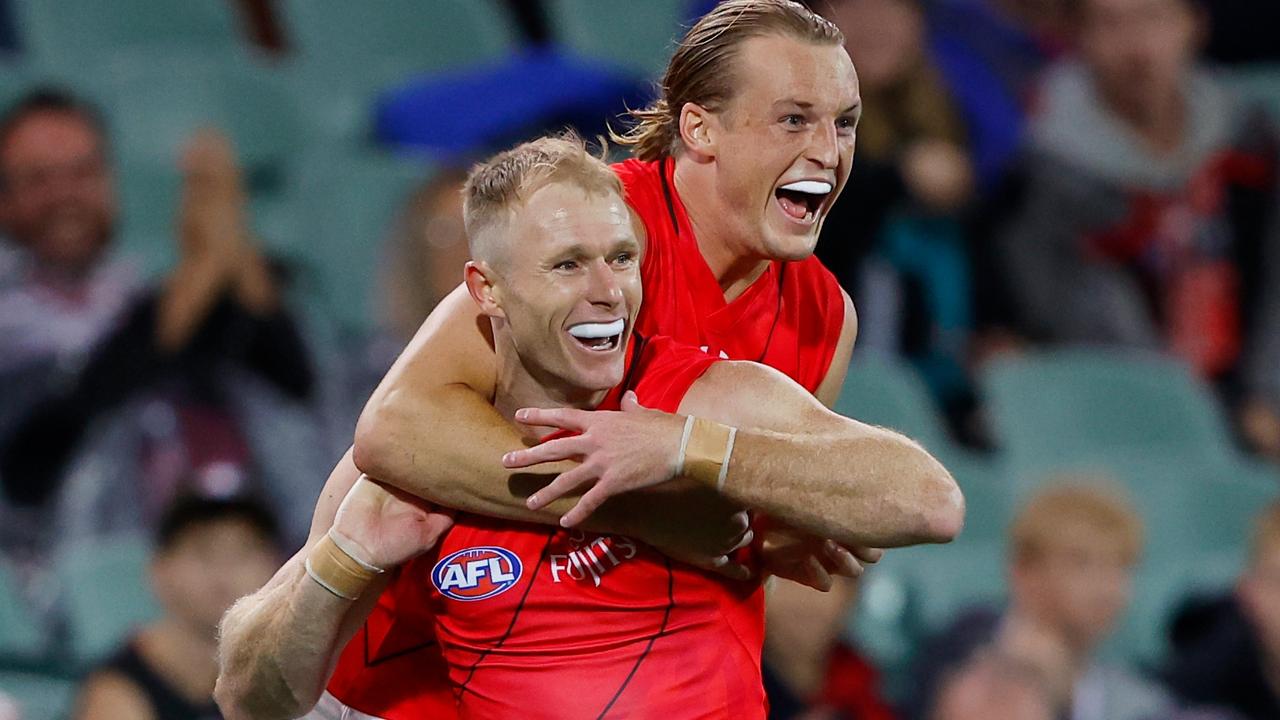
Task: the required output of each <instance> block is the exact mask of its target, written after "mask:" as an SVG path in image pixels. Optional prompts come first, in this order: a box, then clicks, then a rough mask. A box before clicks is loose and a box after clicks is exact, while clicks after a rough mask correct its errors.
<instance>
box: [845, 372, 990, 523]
mask: <svg viewBox="0 0 1280 720" xmlns="http://www.w3.org/2000/svg"><path fill="white" fill-rule="evenodd" d="M835 410H836V412H839V413H840V414H842V415H846V416H848V417H852V418H857V419H858V420H862V421H864V422H869V423H872V424H875V425H880V426H883V427H887V428H892V429H894V430H897V431H899V432H902V433H904V434H906V435H908V436H910V437H911V438H913V439H915V440H917V441H918V442H920V443H921V444H922V445H924V447H925V448H927V449H928V450H929V451H930V452H931V453H933V454H934V456H935V457H937V458H938V459H939V460H940V461H941V462H942V464H943V465H946V466H947V469H948V470H950V471H951V474H952V475H953V476H954V477H955V478H956V482H957V483H959V485H960V488H961V490H963V491H964V494H965V497H966V499H967V500H968V503H967V505H968V511H967V516H966V521H965V531H964V532H965V537H966V539H986V540H994V539H998V538H999V537H1000V536H1001V535H1002V533H1003V532H1004V527H1005V525H1006V524H1007V521H1008V510H1009V492H1008V488H1007V482H1006V480H1005V479H1004V477H1003V476H1002V475H1001V474H1000V472H999V469H998V467H997V466H996V464H995V463H994V462H992V461H991V460H989V459H988V458H986V457H983V456H982V455H979V454H977V453H975V452H972V451H970V450H967V449H966V448H964V447H961V446H960V445H959V444H958V443H956V442H955V441H953V440H952V439H951V438H950V436H949V435H948V433H947V428H946V426H945V425H944V421H943V419H942V414H941V412H940V411H939V410H938V408H937V407H936V406H935V404H934V402H933V398H932V397H931V396H930V395H929V390H928V388H927V387H925V384H924V383H923V382H922V381H921V379H920V377H919V376H918V375H917V374H916V373H915V371H914V370H912V368H911V367H910V366H909V365H907V364H905V363H901V362H890V361H887V360H885V359H883V358H879V357H875V356H871V355H862V354H857V353H855V354H854V357H853V361H852V362H851V363H850V364H849V371H848V374H847V375H846V376H845V382H844V386H843V387H842V388H841V391H840V398H839V400H837V402H836V406H835Z"/></svg>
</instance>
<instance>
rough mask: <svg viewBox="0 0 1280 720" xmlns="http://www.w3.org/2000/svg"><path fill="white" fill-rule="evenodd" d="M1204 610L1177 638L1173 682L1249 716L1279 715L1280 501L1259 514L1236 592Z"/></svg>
mask: <svg viewBox="0 0 1280 720" xmlns="http://www.w3.org/2000/svg"><path fill="white" fill-rule="evenodd" d="M1204 614H1205V616H1206V617H1205V618H1203V619H1202V620H1201V622H1200V623H1198V624H1199V625H1200V626H1201V627H1200V628H1199V630H1198V632H1196V633H1195V636H1194V637H1192V638H1188V639H1185V640H1183V641H1182V642H1180V643H1176V644H1175V647H1177V650H1176V651H1175V653H1174V654H1173V658H1172V661H1171V663H1170V669H1169V672H1168V679H1169V684H1170V685H1171V687H1173V689H1174V691H1175V692H1177V693H1178V694H1179V695H1181V696H1182V697H1183V699H1185V700H1187V701H1188V702H1193V703H1200V704H1207V705H1215V706H1221V707H1225V708H1230V709H1232V710H1235V711H1237V712H1239V713H1240V714H1241V715H1243V716H1244V717H1246V718H1249V720H1262V719H1263V718H1268V719H1271V718H1277V717H1280V503H1277V504H1272V505H1271V506H1270V507H1268V508H1266V509H1265V510H1263V512H1262V514H1261V515H1259V517H1258V520H1257V524H1256V526H1255V530H1254V533H1253V540H1252V543H1251V545H1250V551H1249V558H1248V565H1247V567H1246V568H1245V571H1244V573H1243V574H1242V575H1241V577H1240V581H1239V583H1238V584H1237V586H1236V592H1235V598H1234V599H1233V600H1228V601H1226V602H1220V603H1215V604H1214V605H1213V606H1211V608H1210V609H1208V610H1207V611H1206V612H1205V613H1204ZM1179 646H1180V647H1179Z"/></svg>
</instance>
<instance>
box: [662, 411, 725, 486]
mask: <svg viewBox="0 0 1280 720" xmlns="http://www.w3.org/2000/svg"><path fill="white" fill-rule="evenodd" d="M737 435H738V428H735V427H729V426H728V425H721V424H720V423H718V422H714V421H712V420H707V419H705V418H700V417H694V416H693V415H690V416H689V417H688V419H686V420H685V422H684V435H683V436H682V437H681V438H680V458H679V460H678V461H677V463H676V476H677V477H679V476H683V477H687V478H690V479H693V480H696V481H698V482H700V483H704V484H706V485H710V486H712V487H714V488H715V489H716V490H717V491H720V490H723V489H724V479H725V476H726V475H727V474H728V473H729V458H730V457H732V455H733V442H734V440H735V439H736V438H737Z"/></svg>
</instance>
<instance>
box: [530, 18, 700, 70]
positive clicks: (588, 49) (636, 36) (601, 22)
mask: <svg viewBox="0 0 1280 720" xmlns="http://www.w3.org/2000/svg"><path fill="white" fill-rule="evenodd" d="M688 6H689V3H688V2H687V0H646V1H645V2H633V1H632V0H551V1H550V2H549V3H548V5H547V11H548V15H549V16H550V17H549V19H550V21H551V27H553V28H555V30H556V32H557V33H558V38H557V39H558V40H560V41H561V42H563V43H565V44H566V45H568V46H569V47H571V48H573V49H574V50H576V51H577V52H579V53H580V54H582V55H585V56H587V57H590V58H597V59H600V60H604V61H607V62H610V63H612V64H614V65H617V66H619V67H621V68H623V69H625V70H629V71H631V72H633V73H636V74H638V75H641V76H643V77H645V78H650V79H658V78H660V77H661V76H662V73H663V71H664V70H665V69H666V66H667V61H668V60H669V59H670V58H671V53H672V52H674V51H675V44H676V42H677V41H678V40H679V39H680V37H681V36H682V35H683V34H684V31H685V28H684V23H685V22H686V21H687V20H688V19H689V18H687V17H685V13H686V11H687V9H688Z"/></svg>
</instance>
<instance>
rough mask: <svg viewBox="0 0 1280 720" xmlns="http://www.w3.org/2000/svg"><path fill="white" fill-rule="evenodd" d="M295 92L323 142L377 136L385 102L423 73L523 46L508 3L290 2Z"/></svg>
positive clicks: (287, 21)
mask: <svg viewBox="0 0 1280 720" xmlns="http://www.w3.org/2000/svg"><path fill="white" fill-rule="evenodd" d="M281 10H282V12H281V17H282V20H283V22H284V25H285V30H286V33H287V35H288V41H289V43H290V46H291V48H292V50H293V52H294V56H295V57H294V59H293V61H292V63H291V66H292V67H291V68H290V69H289V71H288V72H289V74H290V76H291V77H292V79H293V81H292V88H293V92H294V93H295V95H296V97H297V99H298V102H299V104H300V106H301V107H304V108H306V110H307V118H308V122H309V123H311V124H312V125H313V126H314V127H315V128H316V129H317V132H318V137H319V138H320V139H323V140H329V141H333V142H334V143H335V144H345V145H355V144H357V143H360V142H363V141H367V140H368V138H369V137H370V135H371V132H370V129H371V119H372V116H373V109H374V105H375V102H376V100H377V97H378V95H379V94H380V93H381V92H383V91H384V90H386V89H389V88H392V87H395V86H397V85H399V84H401V83H403V82H405V81H406V80H408V79H409V78H412V77H414V76H416V75H419V74H422V73H432V72H440V71H444V70H449V69H453V68H459V67H466V66H469V65H475V64H478V63H483V62H486V61H490V60H494V59H497V58H499V57H501V56H502V55H504V54H505V53H506V52H507V51H508V50H510V49H511V48H512V47H514V46H515V42H516V40H515V38H516V34H515V28H514V27H513V26H512V24H511V22H510V20H509V19H508V18H507V16H506V14H505V12H504V8H503V7H502V4H501V3H496V2H474V1H473V0H432V2H421V1H420V0H380V2H376V3H353V2H347V1H346V0H287V1H286V2H284V3H282V4H281Z"/></svg>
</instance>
